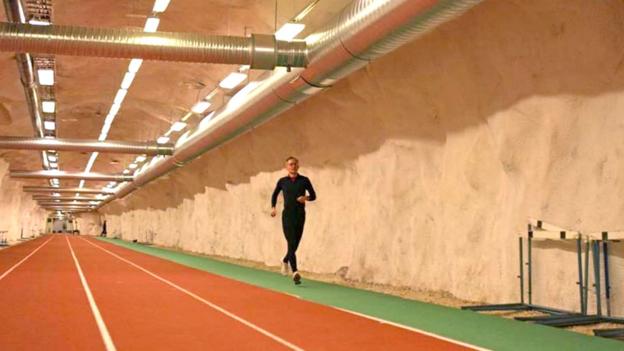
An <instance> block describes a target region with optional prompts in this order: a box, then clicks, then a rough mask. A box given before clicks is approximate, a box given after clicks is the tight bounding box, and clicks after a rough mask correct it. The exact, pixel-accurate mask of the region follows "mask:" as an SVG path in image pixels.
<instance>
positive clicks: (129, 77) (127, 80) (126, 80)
mask: <svg viewBox="0 0 624 351" xmlns="http://www.w3.org/2000/svg"><path fill="white" fill-rule="evenodd" d="M134 76H135V73H132V72H126V74H125V75H124V77H123V80H122V81H121V89H126V90H128V88H130V85H132V81H133V80H134Z"/></svg>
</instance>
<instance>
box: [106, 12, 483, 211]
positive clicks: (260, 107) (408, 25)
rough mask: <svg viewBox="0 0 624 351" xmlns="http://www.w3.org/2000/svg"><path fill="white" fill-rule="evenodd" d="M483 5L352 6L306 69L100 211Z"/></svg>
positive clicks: (191, 142) (207, 130)
mask: <svg viewBox="0 0 624 351" xmlns="http://www.w3.org/2000/svg"><path fill="white" fill-rule="evenodd" d="M480 1H481V0H355V1H353V2H352V3H351V4H350V5H349V6H347V7H345V8H344V9H343V11H342V13H341V14H340V15H338V16H337V17H336V18H335V20H334V21H332V22H330V24H329V25H327V26H326V27H324V28H321V29H319V30H318V31H316V33H314V34H311V35H310V36H308V38H307V39H306V40H307V43H308V47H309V50H310V54H309V60H310V61H309V64H308V66H307V68H306V69H294V70H292V72H290V73H287V72H285V71H278V70H276V71H275V72H267V73H265V75H264V76H263V77H262V80H261V81H258V82H257V84H258V86H257V87H256V88H255V89H253V90H252V91H251V92H250V93H249V94H248V95H247V98H246V100H245V101H243V102H240V103H239V104H238V106H228V105H226V106H225V107H223V108H221V109H219V110H217V111H216V112H215V113H214V115H213V117H212V119H211V120H210V121H209V123H207V124H206V125H203V124H204V123H200V125H199V126H198V127H197V128H196V129H195V130H194V131H192V132H189V134H187V135H186V136H183V137H182V138H181V139H180V140H178V142H177V144H176V148H175V151H174V154H173V156H172V157H168V158H165V159H161V160H159V161H157V162H154V163H152V164H151V166H150V167H148V168H147V169H145V170H144V171H142V172H141V173H140V174H138V175H137V176H136V177H135V180H134V182H132V183H127V184H124V185H122V186H121V187H119V190H118V191H117V193H116V195H115V197H110V198H108V199H107V200H105V201H104V202H103V203H102V206H103V205H105V204H106V203H108V202H110V201H112V200H114V199H115V198H122V197H124V196H126V195H127V194H129V193H130V192H132V191H133V190H135V189H137V188H139V187H141V186H143V185H144V184H146V183H148V182H150V181H152V180H154V179H156V178H158V177H160V176H162V175H164V174H166V173H168V172H170V171H172V170H173V169H175V168H176V167H180V166H182V165H184V164H185V163H187V162H189V161H191V160H193V159H194V158H195V157H197V156H199V155H201V154H202V153H204V152H206V151H208V150H211V149H213V148H215V147H217V146H219V145H222V144H223V143H225V142H227V141H229V140H231V139H233V138H235V137H236V136H238V135H240V134H241V133H243V132H245V131H247V130H249V129H251V128H253V127H256V126H258V125H260V124H261V123H263V122H266V121H267V120H269V119H271V118H272V117H274V116H276V115H278V114H280V113H282V112H284V111H286V110H288V109H289V108H291V107H292V106H294V104H296V103H299V102H301V101H303V100H305V99H307V98H309V97H310V96H311V95H313V94H315V93H318V92H319V91H321V90H322V89H324V88H326V87H329V86H331V85H332V84H333V83H334V82H336V81H337V80H338V79H341V78H343V77H344V76H346V75H348V74H350V73H352V72H354V71H356V70H357V69H359V68H361V67H362V66H364V65H366V64H368V63H369V62H370V61H369V60H372V59H375V58H378V57H379V56H381V55H384V54H386V53H388V52H390V51H392V50H394V49H396V48H398V47H400V46H401V45H403V44H405V43H407V42H409V41H411V40H413V39H414V38H416V37H418V36H420V35H422V34H423V33H426V32H428V31H430V30H432V29H433V28H435V27H436V26H438V25H440V24H442V23H444V22H446V21H449V20H451V19H453V18H455V17H457V16H459V15H461V14H463V13H464V12H465V11H467V10H469V9H470V8H472V7H473V6H474V5H476V4H478V3H479V2H480ZM351 51H352V52H353V53H355V54H353V53H352V52H351ZM355 55H357V56H355ZM202 122H203V121H202Z"/></svg>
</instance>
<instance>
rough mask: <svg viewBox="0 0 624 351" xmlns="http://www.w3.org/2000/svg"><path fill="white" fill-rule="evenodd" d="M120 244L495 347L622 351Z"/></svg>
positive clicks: (557, 332) (610, 344)
mask: <svg viewBox="0 0 624 351" xmlns="http://www.w3.org/2000/svg"><path fill="white" fill-rule="evenodd" d="M99 239H100V240H102V241H106V242H109V243H112V244H115V245H118V246H122V247H125V248H128V249H131V250H134V251H138V252H142V253H145V254H148V255H152V256H156V257H160V258H162V259H165V260H168V261H172V262H176V263H179V264H182V265H184V266H188V267H193V268H196V269H200V270H203V271H207V272H210V273H214V274H217V275H220V276H223V277H227V278H231V279H234V280H238V281H241V282H245V283H248V284H252V285H255V286H259V287H262V288H266V289H270V290H274V291H278V292H283V293H288V294H294V295H297V296H299V297H300V298H302V299H304V300H308V301H312V302H316V303H319V304H323V305H329V306H335V307H339V308H344V309H348V310H351V311H354V312H358V313H362V314H366V315H369V316H373V317H377V318H381V319H385V320H388V321H392V322H395V323H400V324H403V325H406V326H410V327H413V328H418V329H421V330H425V331H428V332H431V333H435V334H437V335H442V336H445V337H448V338H451V339H454V340H459V341H463V342H466V343H469V344H472V345H476V346H480V347H484V348H488V349H492V350H518V351H528V350H531V351H532V350H540V351H541V350H544V351H548V350H552V351H575V350H578V351H589V350H597V351H610V350H620V351H624V342H621V341H616V340H609V339H605V338H600V337H592V336H586V335H581V334H578V333H574V332H570V331H567V330H562V329H557V328H553V327H546V326H541V325H535V324H531V323H526V322H518V321H514V320H511V319H505V318H501V317H495V316H488V315H483V314H478V313H476V312H471V311H463V310H459V309H455V308H450V307H444V306H439V305H434V304H429V303H423V302H419V301H414V300H406V299H402V298H400V297H396V296H392V295H386V294H381V293H376V292H371V291H366V290H360V289H354V288H350V287H345V286H340V285H336V284H329V283H323V282H319V281H314V280H308V279H305V280H304V282H303V284H301V285H299V286H295V285H294V284H293V283H292V281H291V280H290V279H288V278H285V277H283V276H282V275H280V274H278V273H275V272H269V271H264V270H258V269H253V268H248V267H243V266H238V265H235V264H231V263H226V262H222V261H218V260H215V259H211V258H209V257H205V256H197V255H192V254H186V253H183V252H179V251H173V250H170V249H165V248H159V247H152V246H145V245H141V244H136V243H130V242H126V241H123V240H117V239H108V238H99Z"/></svg>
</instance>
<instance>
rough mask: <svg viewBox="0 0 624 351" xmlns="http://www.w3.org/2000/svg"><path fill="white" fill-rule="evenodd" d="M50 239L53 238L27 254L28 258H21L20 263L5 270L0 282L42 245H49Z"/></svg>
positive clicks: (0, 276)
mask: <svg viewBox="0 0 624 351" xmlns="http://www.w3.org/2000/svg"><path fill="white" fill-rule="evenodd" d="M52 239H54V237H51V238H50V239H48V240H46V242H44V243H43V244H41V245H39V246H38V247H37V248H36V249H34V250H33V252H31V253H30V254H28V256H26V257H24V258H22V260H21V261H19V262H17V263H16V264H15V265H13V267H11V268H9V269H7V270H6V272H4V273H2V275H0V280H2V279H3V278H4V277H6V276H7V275H9V273H11V272H13V270H14V269H15V268H17V267H18V266H19V265H20V264H22V263H24V262H25V261H26V260H27V259H29V258H30V256H32V255H34V254H35V252H37V251H39V249H40V248H42V247H43V245H45V244H47V243H49V242H50V241H51V240H52Z"/></svg>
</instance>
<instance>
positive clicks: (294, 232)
mask: <svg viewBox="0 0 624 351" xmlns="http://www.w3.org/2000/svg"><path fill="white" fill-rule="evenodd" d="M304 224H305V212H304V211H287V210H284V212H282V228H283V229H284V236H285V237H286V242H287V243H288V251H287V252H286V256H284V259H283V260H282V262H284V263H287V262H288V263H290V267H291V268H292V271H293V272H296V271H297V256H296V255H295V252H296V251H297V248H298V247H299V243H300V242H301V237H302V236H303V226H304Z"/></svg>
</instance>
